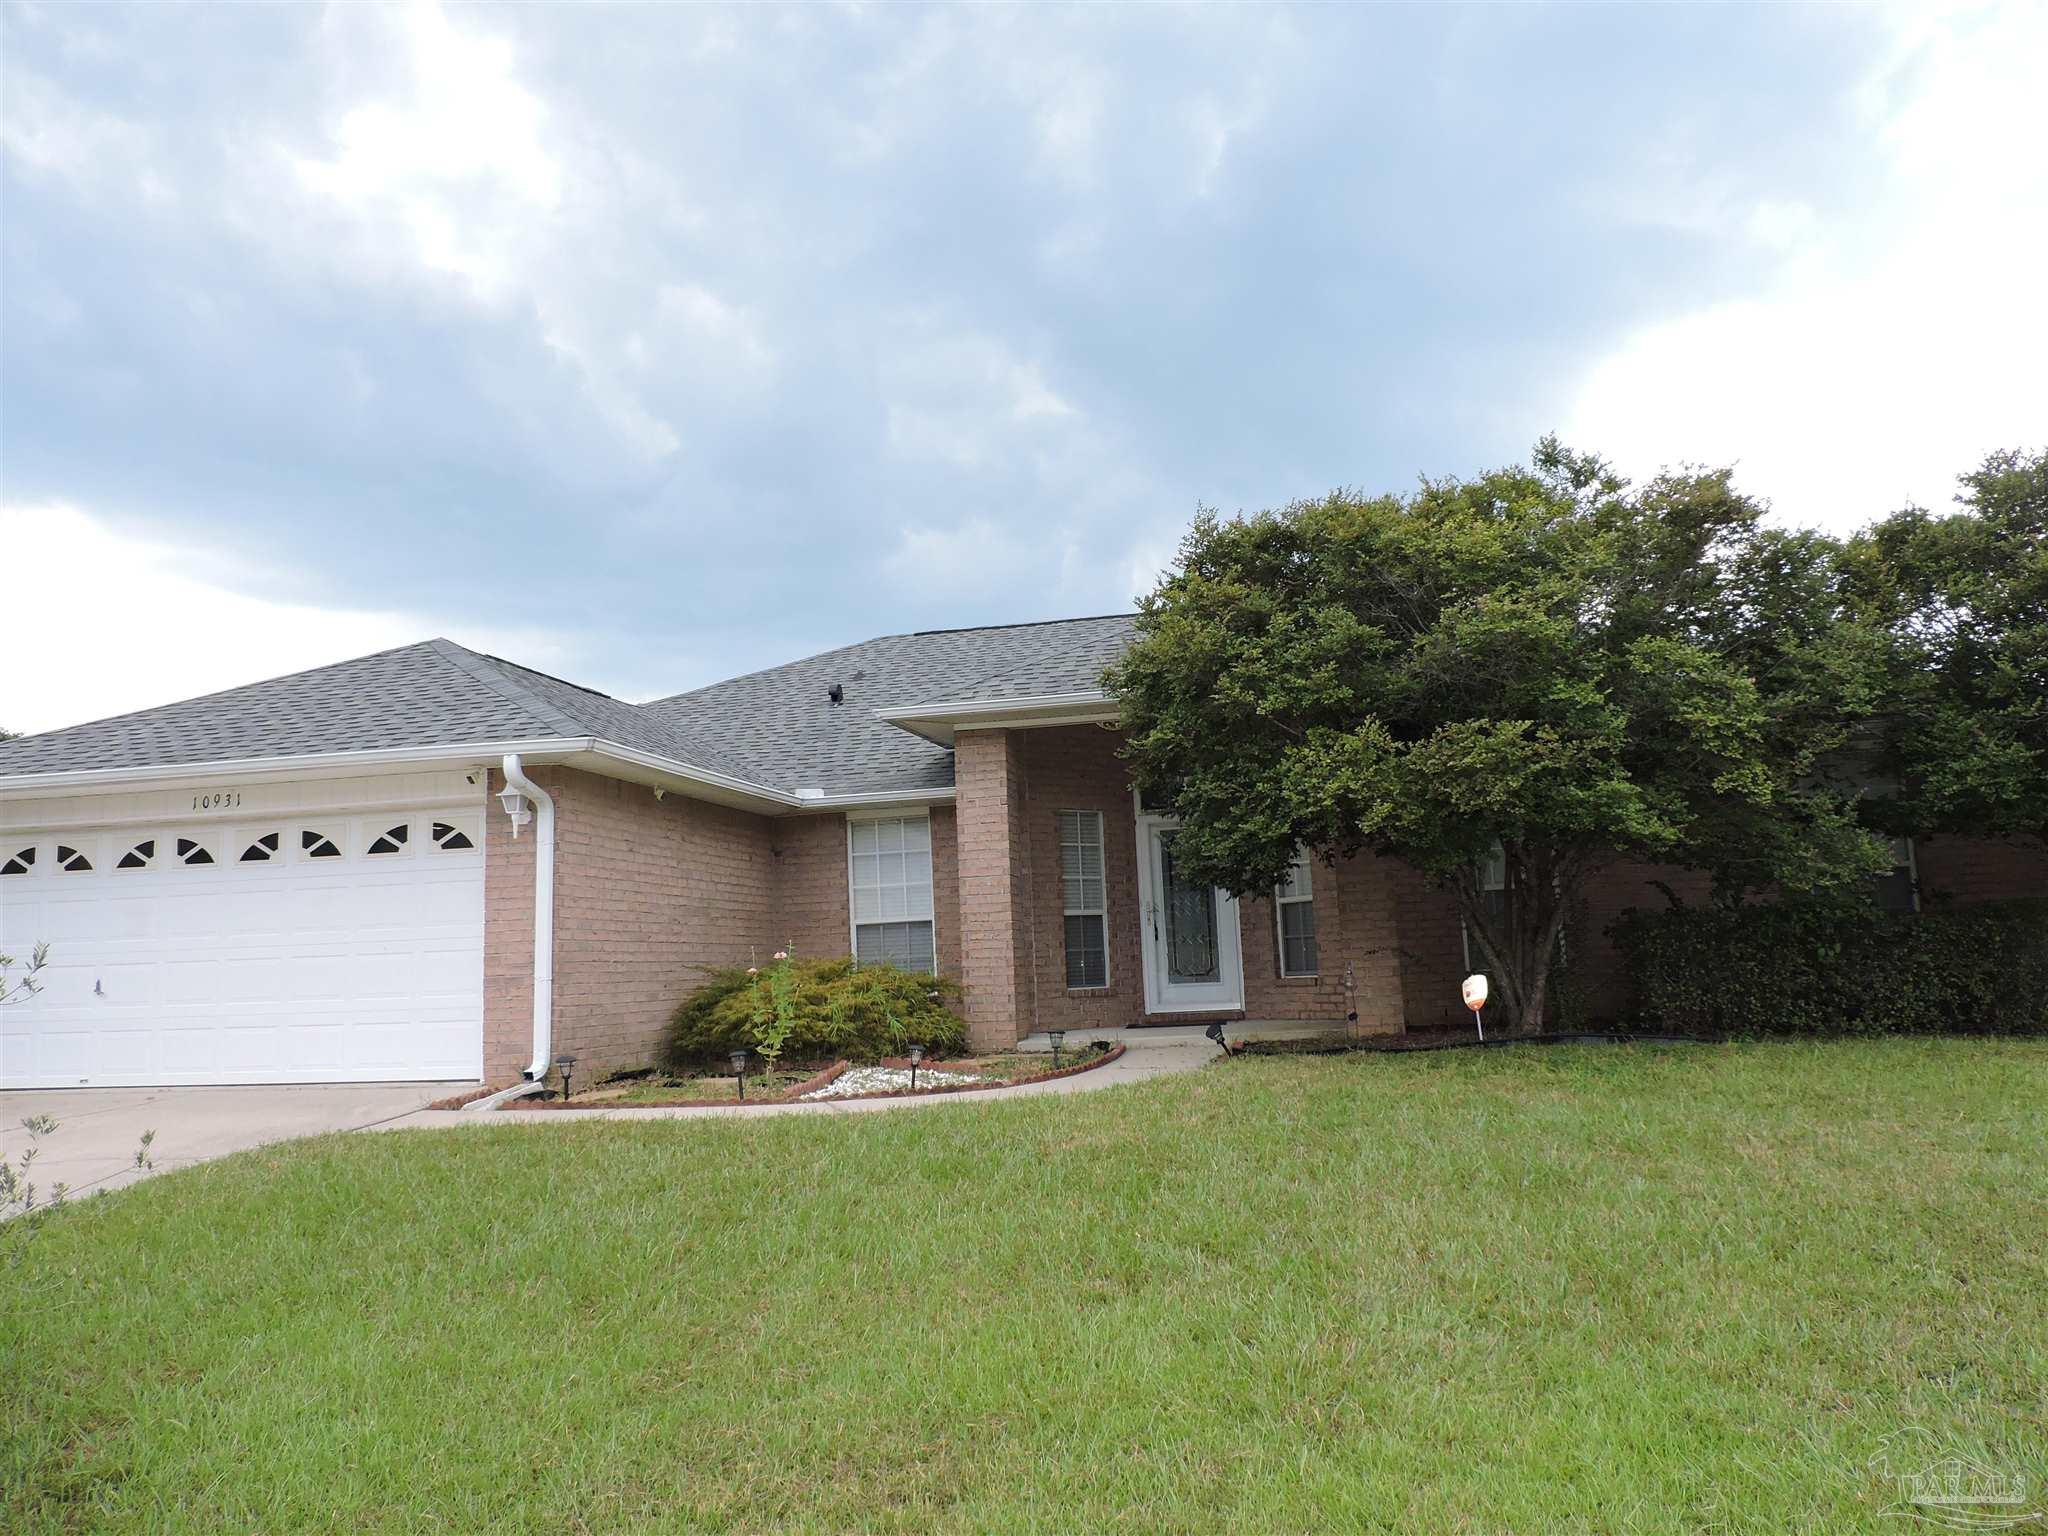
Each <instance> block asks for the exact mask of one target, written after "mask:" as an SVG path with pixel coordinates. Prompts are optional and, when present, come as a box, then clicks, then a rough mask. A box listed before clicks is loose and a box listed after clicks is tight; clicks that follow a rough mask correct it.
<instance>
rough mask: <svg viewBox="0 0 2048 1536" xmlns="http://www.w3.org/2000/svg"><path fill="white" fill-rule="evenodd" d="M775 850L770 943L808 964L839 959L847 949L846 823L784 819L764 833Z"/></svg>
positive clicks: (840, 818) (837, 819)
mask: <svg viewBox="0 0 2048 1536" xmlns="http://www.w3.org/2000/svg"><path fill="white" fill-rule="evenodd" d="M769 842H770V846H771V847H772V849H773V850H774V858H775V876H774V881H773V884H772V887H771V890H772V893H773V896H774V902H775V907H774V919H773V922H772V924H771V926H772V927H773V928H774V930H775V935H774V936H775V942H774V943H773V944H771V945H769V946H768V948H767V949H765V950H763V951H762V952H761V958H762V959H764V960H765V959H766V958H767V957H768V956H769V955H770V954H773V953H774V952H775V951H776V950H778V949H781V948H783V947H784V946H785V945H787V946H788V947H789V949H790V951H791V952H792V953H793V954H798V955H802V956H805V957H806V958H809V959H819V958H823V957H825V956H836V955H843V954H845V953H846V952H847V950H848V948H849V947H850V946H851V944H852V938H851V934H852V929H851V927H850V926H849V924H850V923H851V921H852V919H851V915H850V913H849V911H848V907H847V893H846V818H845V817H844V816H839V815H816V816H784V817H781V818H780V819H778V820H777V821H775V822H774V823H773V824H772V825H771V827H770V829H769Z"/></svg>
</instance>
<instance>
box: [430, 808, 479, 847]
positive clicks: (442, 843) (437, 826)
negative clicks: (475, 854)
mask: <svg viewBox="0 0 2048 1536" xmlns="http://www.w3.org/2000/svg"><path fill="white" fill-rule="evenodd" d="M427 830H428V832H429V834H430V835H431V837H432V839H433V844H434V847H435V849H436V850H437V851H438V852H441V853H467V852H470V851H472V850H474V849H475V847H476V838H477V830H478V829H477V824H476V818H475V817H472V816H455V817H451V818H450V819H448V820H447V821H437V822H434V823H432V825H431V826H429V827H428V829H427Z"/></svg>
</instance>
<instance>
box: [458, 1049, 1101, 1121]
mask: <svg viewBox="0 0 2048 1536" xmlns="http://www.w3.org/2000/svg"><path fill="white" fill-rule="evenodd" d="M1128 1049H1129V1047H1128V1046H1125V1045H1124V1044H1122V1043H1121V1042H1119V1043H1118V1044H1116V1045H1113V1046H1111V1047H1110V1048H1109V1049H1108V1050H1106V1051H1101V1052H1098V1053H1096V1054H1094V1055H1092V1056H1090V1057H1089V1058H1088V1059H1087V1060H1085V1061H1077V1062H1075V1063H1074V1065H1072V1066H1071V1067H1058V1068H1055V1069H1054V1070H1052V1071H1050V1072H1034V1073H1033V1074H1032V1075H1031V1076H1029V1077H1019V1078H1013V1079H1011V1080H1010V1081H1009V1082H1007V1083H947V1084H945V1085H943V1086H941V1087H938V1088H920V1089H918V1091H917V1092H916V1093H849V1094H847V1095H845V1096H844V1097H843V1098H835V1099H814V1100H812V1101H811V1102H812V1103H815V1104H818V1105H825V1104H851V1103H854V1102H855V1101H857V1100H860V1099H928V1098H936V1097H938V1096H939V1095H940V1094H942V1093H996V1092H1000V1091H1001V1090H1002V1089H1005V1088H1027V1087H1029V1086H1030V1085H1031V1084H1033V1083H1050V1082H1054V1081H1056V1080H1057V1079H1059V1078H1062V1077H1073V1076H1075V1075H1076V1074H1077V1073H1081V1072H1092V1071H1094V1070H1095V1069H1096V1068H1097V1067H1106V1066H1108V1065H1109V1064H1110V1063H1111V1062H1112V1061H1115V1060H1116V1059H1117V1058H1118V1057H1120V1056H1122V1055H1123V1053H1124V1052H1125V1051H1126V1050H1128ZM851 1065H852V1064H851V1063H850V1062H845V1061H838V1062H834V1063H833V1064H832V1065H831V1066H829V1067H827V1068H825V1070H824V1071H822V1072H820V1073H818V1074H817V1075H816V1076H815V1077H812V1078H809V1079H807V1080H806V1081H804V1082H801V1083H798V1084H796V1085H795V1086H794V1087H793V1088H790V1089H789V1090H788V1091H787V1092H786V1093H784V1094H782V1095H779V1096H777V1097H775V1098H772V1099H748V1100H747V1101H746V1102H745V1103H744V1104H742V1103H740V1102H738V1101H737V1100H735V1101H734V1102H733V1103H730V1104H716V1103H707V1102H706V1101H705V1100H703V1099H666V1100H661V1099H657V1100H653V1101H649V1100H646V1099H643V1100H641V1101H640V1102H639V1103H637V1104H607V1103H605V1102H603V1101H599V1102H597V1103H591V1102H589V1101H587V1100H586V1101H585V1102H583V1103H581V1104H578V1103H575V1102H573V1101H568V1102H565V1101H563V1100H560V1099H548V1100H545V1101H543V1100H535V1099H512V1100H509V1101H508V1102H506V1103H504V1104H500V1105H499V1106H498V1108H499V1109H501V1110H518V1111H520V1112H522V1113H526V1114H533V1113H538V1112H542V1111H546V1110H550V1109H584V1110H596V1109H601V1110H604V1111H606V1112H608V1113H619V1114H629V1113H631V1112H632V1111H634V1110H636V1109H717V1110H734V1109H755V1108H762V1109H766V1108H770V1107H772V1106H774V1105H777V1104H794V1103H797V1102H798V1101H799V1100H800V1099H801V1098H802V1096H803V1095H804V1094H806V1093H815V1092H817V1091H818V1089H820V1088H823V1087H824V1086H826V1084H828V1083H831V1082H833V1081H835V1080H836V1079H838V1077H839V1076H840V1075H841V1074H842V1073H844V1072H846V1071H847V1070H848V1068H849V1067H850V1066H851ZM479 1096H480V1095H471V1097H479Z"/></svg>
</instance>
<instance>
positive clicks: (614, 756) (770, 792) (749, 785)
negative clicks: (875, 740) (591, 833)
mask: <svg viewBox="0 0 2048 1536" xmlns="http://www.w3.org/2000/svg"><path fill="white" fill-rule="evenodd" d="M578 747H579V748H580V749H581V750H584V751H587V752H589V753H590V754H591V755H592V756H594V757H599V758H609V759H610V760H611V761H613V762H617V763H625V764H628V765H630V766H632V767H634V768H639V769H642V770H644V771H646V772H649V773H655V774H659V775H660V776H661V777H663V778H665V779H674V780H676V781H677V782H678V783H680V784H681V785H683V786H684V787H685V790H686V792H687V789H688V786H691V785H696V786H698V787H700V788H703V789H710V790H717V791H719V792H721V793H723V794H727V795H740V796H744V797H746V798H748V799H751V800H761V801H766V802H767V803H768V804H770V805H773V806H777V807H780V808H782V809H785V810H794V809H796V808H797V807H799V806H806V805H809V804H811V803H812V802H811V801H808V800H805V799H803V798H802V797H801V796H800V795H793V794H791V793H790V792H789V791H788V790H786V789H774V788H771V787H770V786H769V785H766V784H756V783H754V782H753V781H752V780H751V779H736V778H734V777H732V775H730V774H725V773H718V772H715V771H714V770H712V769H709V768H693V767H691V766H690V765H689V764H688V763H679V762H677V761H676V760H675V759H674V758H672V757H662V756H660V755H659V754H658V753H654V752H642V751H640V750H638V749H637V748H634V747H622V746H620V745H619V744H618V743H617V742H615V741H595V740H593V741H585V742H580V743H578Z"/></svg>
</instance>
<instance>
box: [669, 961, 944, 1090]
mask: <svg viewBox="0 0 2048 1536" xmlns="http://www.w3.org/2000/svg"><path fill="white" fill-rule="evenodd" d="M783 964H786V965H787V967H788V978H789V980H788V985H789V997H788V1012H789V1015H790V1019H791V1024H790V1029H789V1034H788V1037H787V1038H786V1039H785V1040H784V1041H783V1042H782V1051H783V1053H784V1054H785V1055H788V1056H791V1057H795V1058H799V1059H824V1058H832V1057H840V1056H844V1057H846V1058H847V1059H848V1060H849V1061H875V1060H879V1059H880V1058H881V1057H883V1056H892V1055H896V1054H899V1053H900V1052H901V1051H902V1049H903V1047H904V1046H906V1045H908V1044H910V1043H911V1042H912V1041H921V1042H922V1043H923V1044H925V1045H926V1046H928V1047H930V1049H931V1051H932V1053H933V1054H934V1055H938V1054H943V1053H946V1052H951V1051H957V1050H961V1049H963V1048H964V1047H965V1046H966V1044H967V1027H966V1026H965V1025H964V1024H962V1023H961V1022H960V1016H959V1014H958V1013H956V1012H954V1011H953V1009H952V1008H951V1007H949V1006H948V1004H949V1003H958V1001H959V1000H960V986H959V983H958V982H953V981H948V980H946V979H944V978H943V977H939V976H932V975H928V974H926V973H924V972H921V971H906V970H901V969H898V968H897V967H896V966H893V965H863V966H859V967H856V966H855V965H854V963H853V960H852V958H851V957H850V956H841V957H840V958H839V959H836V960H791V961H787V962H783ZM769 980H770V978H769V977H768V976H766V975H755V974H753V973H750V972H748V971H746V970H744V969H742V968H740V967H738V966H727V967H723V968H720V969H716V970H711V971H709V972H708V973H707V974H706V978H705V981H704V984H703V985H702V986H700V987H699V988H698V989H697V990H696V991H694V992H692V993H691V994H690V995H689V996H688V997H687V998H685V999H684V1000H683V1003H682V1006H681V1007H679V1008H677V1009H676V1011H675V1014H674V1015H673V1016H672V1017H671V1018H670V1020H669V1025H668V1032H667V1033H666V1034H665V1035H664V1036H663V1037H662V1044H661V1062H662V1065H663V1066H665V1067H677V1068H679V1067H688V1066H693V1065H695V1064H697V1063H699V1062H704V1061H708V1060H710V1059H711V1058H713V1057H716V1056H723V1055H724V1054H725V1053H727V1052H728V1051H734V1050H737V1049H739V1048H740V1047H742V1046H745V1047H746V1048H747V1049H749V1050H752V1049H753V1048H754V1046H755V1029H756V1020H757V1018H758V1017H759V1013H760V1010H761V1009H762V1007H763V1006H764V1004H766V1005H767V1006H769V1007H773V1003H772V1001H770V1000H769V999H768V995H767V991H768V985H769ZM933 994H936V996H934V995H933Z"/></svg>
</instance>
